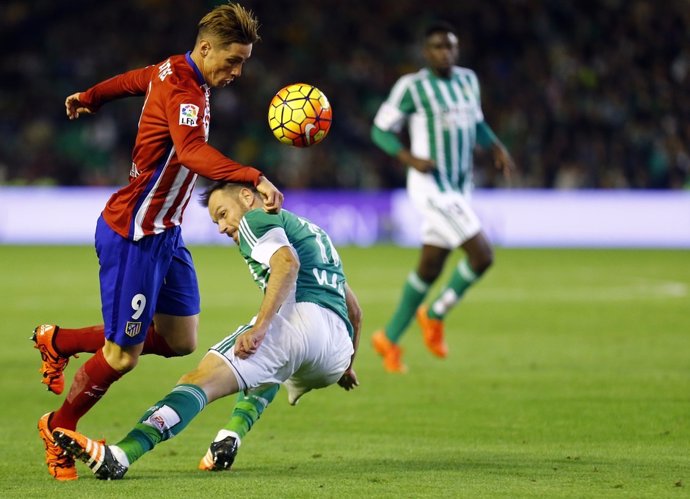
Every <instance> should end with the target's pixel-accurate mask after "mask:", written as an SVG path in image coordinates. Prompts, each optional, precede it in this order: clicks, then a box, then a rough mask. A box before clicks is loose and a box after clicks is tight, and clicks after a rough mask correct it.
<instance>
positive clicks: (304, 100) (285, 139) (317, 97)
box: [268, 83, 332, 147]
mask: <svg viewBox="0 0 690 499" xmlns="http://www.w3.org/2000/svg"><path fill="white" fill-rule="evenodd" d="M331 115H332V111H331V105H330V104H329V102H328V99H327V98H326V95H325V94H324V93H323V92H322V91H321V90H319V89H318V88H316V87H314V86H312V85H309V84H307V83H293V84H292V85H287V86H286V87H283V88H281V89H280V90H279V91H278V93H277V94H275V96H274V97H273V99H271V104H270V105H269V106H268V126H270V127H271V131H272V132H273V135H275V138H276V139H278V140H279V141H280V142H282V143H283V144H288V145H291V146H295V147H309V146H312V145H314V144H318V143H319V142H321V141H322V140H323V139H324V138H325V137H326V135H327V134H328V130H329V129H330V128H331Z"/></svg>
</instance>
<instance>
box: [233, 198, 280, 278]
mask: <svg viewBox="0 0 690 499" xmlns="http://www.w3.org/2000/svg"><path fill="white" fill-rule="evenodd" d="M239 233H240V241H241V242H242V243H244V244H246V248H247V249H248V250H249V251H248V254H249V255H250V256H251V258H252V260H255V261H257V262H259V263H261V264H263V265H266V266H269V262H270V261H271V257H272V256H273V254H274V253H275V252H276V251H278V250H279V249H280V248H282V247H283V246H291V245H290V241H289V240H288V237H287V234H286V233H285V228H284V227H283V224H282V219H281V218H280V215H276V214H271V213H266V212H265V211H263V210H259V209H257V210H252V211H250V212H247V213H246V214H245V216H244V218H242V220H241V221H240V227H239Z"/></svg>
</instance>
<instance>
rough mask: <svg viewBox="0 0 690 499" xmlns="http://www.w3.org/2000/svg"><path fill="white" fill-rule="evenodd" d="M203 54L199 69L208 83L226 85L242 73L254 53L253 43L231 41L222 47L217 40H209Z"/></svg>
mask: <svg viewBox="0 0 690 499" xmlns="http://www.w3.org/2000/svg"><path fill="white" fill-rule="evenodd" d="M201 54H202V64H201V67H200V68H199V69H200V70H201V73H202V74H203V75H204V79H205V80H206V83H208V85H209V86H210V87H224V86H226V85H228V84H230V83H232V82H233V81H234V80H235V78H239V77H240V75H241V74H242V66H243V65H244V63H245V62H247V59H249V58H250V57H251V55H252V44H251V43H250V44H248V45H244V44H241V43H231V44H230V45H226V46H225V47H221V46H220V45H219V44H218V43H217V42H216V43H213V42H208V45H207V46H206V50H202V52H201Z"/></svg>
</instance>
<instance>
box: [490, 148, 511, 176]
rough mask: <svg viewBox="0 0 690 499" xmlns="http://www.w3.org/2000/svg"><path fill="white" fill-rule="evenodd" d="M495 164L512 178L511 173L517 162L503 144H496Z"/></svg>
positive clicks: (494, 150)
mask: <svg viewBox="0 0 690 499" xmlns="http://www.w3.org/2000/svg"><path fill="white" fill-rule="evenodd" d="M493 156H494V166H496V168H498V169H499V170H501V171H502V172H503V176H504V177H505V178H506V179H507V180H510V176H511V173H512V172H513V170H515V162H514V161H513V158H512V157H511V156H510V153H509V152H508V150H507V149H506V148H505V147H504V146H503V144H494V147H493Z"/></svg>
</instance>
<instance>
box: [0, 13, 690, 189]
mask: <svg viewBox="0 0 690 499" xmlns="http://www.w3.org/2000/svg"><path fill="white" fill-rule="evenodd" d="M218 3H219V2H217V1H216V2H213V1H208V0H205V1H204V0H194V1H192V0H185V1H180V0H177V1H176V0H101V1H99V2H92V1H90V0H64V1H60V2H55V1H53V0H32V1H31V2H27V1H25V0H5V1H4V2H3V7H2V9H0V37H2V43H3V54H2V59H1V61H2V62H1V64H0V85H1V86H2V88H1V91H0V110H1V111H0V133H1V139H0V184H58V185H119V184H122V183H124V182H126V180H127V174H128V172H129V163H130V160H129V156H130V149H131V145H132V143H133V139H134V136H135V132H136V125H137V119H138V115H139V110H140V108H141V105H142V100H141V99H139V98H133V99H124V100H122V101H120V102H118V103H112V104H110V105H109V106H106V107H104V108H103V109H102V110H101V111H100V112H99V113H98V114H97V115H94V116H88V117H85V118H82V119H79V120H77V121H75V122H70V121H68V120H67V119H66V117H65V114H64V105H63V102H64V99H65V97H66V96H67V95H69V94H71V93H73V92H75V91H79V90H85V89H86V88H88V87H89V86H91V85H92V84H94V83H96V82H98V81H101V80H103V79H105V78H107V77H109V76H112V75H114V74H117V73H120V72H124V71H126V70H128V69H132V68H135V67H140V66H145V65H148V64H153V63H157V62H159V61H162V60H163V59H164V58H166V57H167V56H168V55H171V54H175V53H184V52H186V51H187V50H190V49H191V48H192V46H193V43H194V38H195V35H196V23H197V21H198V20H199V19H200V18H201V16H203V14H205V13H206V12H207V11H208V10H209V9H210V8H211V7H212V6H213V5H216V4H218ZM241 3H243V4H244V5H246V6H247V7H249V8H251V9H252V10H254V12H255V13H256V14H257V16H258V17H259V19H260V21H261V26H262V27H261V30H260V34H261V36H262V40H261V41H260V42H259V43H257V44H256V45H255V46H254V52H253V55H252V57H251V59H250V61H249V62H248V64H247V65H246V66H245V70H244V74H243V76H242V78H240V79H239V80H238V81H236V82H235V83H233V84H232V85H231V86H230V87H228V88H225V89H216V90H215V91H214V92H212V97H211V99H212V111H213V112H212V122H211V138H210V142H211V144H213V145H214V146H215V147H217V148H218V149H220V150H221V151H223V152H224V153H226V154H228V155H229V156H230V157H232V158H234V159H236V160H238V161H241V162H244V163H246V164H251V165H254V166H256V167H258V168H260V169H262V170H263V171H265V172H266V173H267V174H268V175H269V176H270V177H271V178H272V180H273V181H274V182H275V183H276V184H277V185H279V186H280V187H281V188H284V189H285V188H291V189H301V188H325V189H386V188H392V187H401V186H403V185H404V177H405V175H404V169H403V168H402V167H401V166H400V165H399V164H398V163H397V162H396V161H395V160H393V159H392V158H389V157H387V156H386V155H385V154H384V153H382V152H381V151H379V150H378V149H377V148H376V147H375V146H373V144H372V143H371V141H370V139H369V131H370V127H371V122H372V119H373V116H374V114H375V113H376V110H377V108H378V106H379V104H380V103H381V102H382V101H383V99H385V98H386V96H387V93H388V91H389V90H390V87H391V86H392V84H393V83H394V82H395V80H396V79H397V78H398V77H399V76H400V75H401V74H403V73H406V72H411V71H415V70H417V69H418V68H419V67H420V66H421V65H422V64H423V59H422V56H421V50H420V40H421V34H422V32H423V30H424V27H425V26H426V25H428V24H429V23H430V22H431V21H433V20H438V19H444V20H447V21H449V22H451V23H452V24H453V25H454V26H456V27H457V33H458V35H459V40H460V49H461V53H460V61H459V63H460V65H462V66H467V67H470V68H472V69H474V70H475V71H476V72H477V75H478V77H479V79H480V83H481V88H482V105H483V108H484V114H485V116H486V119H487V121H488V122H489V124H490V125H491V126H492V127H493V128H494V130H495V131H496V133H497V134H498V135H499V137H501V139H502V140H503V141H504V143H505V144H506V145H507V146H508V148H509V149H510V151H511V153H512V154H513V156H514V159H515V161H516V163H517V165H518V168H519V175H518V176H517V177H516V178H514V179H513V180H512V185H513V186H518V187H520V186H521V187H530V188H542V187H546V188H558V189H576V188H632V189H639V188H647V189H681V188H690V91H688V88H690V4H689V3H688V2H687V0H667V1H664V2H659V1H652V0H598V1H597V0H578V1H563V0H541V1H540V0H497V1H494V2H487V1H484V0H467V1H465V0H463V1H450V0H445V1H440V0H427V1H425V2H419V1H413V0H376V1H363V0H320V1H318V2H314V1H313V0H312V1H305V0H271V1H266V0H264V1H260V0H245V1H244V2H241ZM297 81H304V82H308V83H312V84H314V85H316V86H317V87H319V88H320V89H321V90H322V91H324V92H325V93H326V95H327V96H328V97H329V100H330V101H331V104H332V106H333V116H334V122H333V127H332V129H331V131H330V135H329V136H328V137H327V138H326V140H325V141H324V142H323V143H321V144H319V145H317V146H314V147H312V148H309V149H296V148H291V147H288V146H285V145H281V144H279V143H278V142H277V141H276V140H275V139H274V138H273V137H272V135H271V133H270V130H269V129H268V126H267V120H266V112H267V108H268V102H269V101H270V99H271V97H272V96H273V94H274V93H275V92H276V91H277V90H278V89H279V88H280V87H282V86H283V85H285V84H287V83H292V82H297ZM475 180H476V184H477V185H478V186H480V187H495V186H503V185H505V180H504V179H502V178H501V177H500V175H498V174H497V173H496V172H495V170H494V169H493V167H492V165H491V164H490V161H489V157H488V156H487V155H486V154H483V153H482V152H481V151H478V153H477V172H476V177H475Z"/></svg>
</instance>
